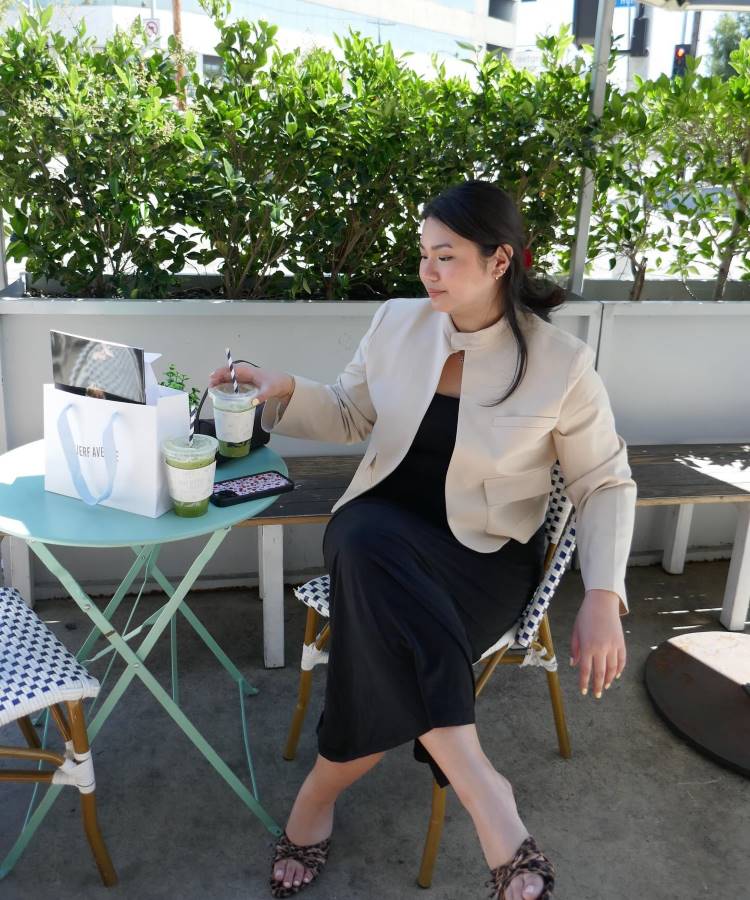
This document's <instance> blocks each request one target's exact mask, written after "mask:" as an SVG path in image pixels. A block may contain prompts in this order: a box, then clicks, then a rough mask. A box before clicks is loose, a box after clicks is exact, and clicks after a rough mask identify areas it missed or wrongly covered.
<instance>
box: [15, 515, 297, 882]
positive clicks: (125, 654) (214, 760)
mask: <svg viewBox="0 0 750 900" xmlns="http://www.w3.org/2000/svg"><path fill="white" fill-rule="evenodd" d="M228 531H229V529H221V530H219V531H215V532H214V533H213V534H212V535H211V537H210V538H209V539H208V542H207V543H206V545H205V547H204V548H203V550H202V551H201V552H200V553H199V554H198V556H197V557H196V559H195V562H194V563H193V564H192V565H191V566H190V568H189V569H188V571H187V573H186V574H185V576H184V578H183V579H182V580H181V581H180V583H179V585H178V586H177V587H176V588H175V590H174V593H173V594H172V596H171V597H170V598H169V601H168V602H167V603H166V604H165V605H164V606H163V607H162V609H161V610H160V612H159V616H158V618H157V620H156V622H154V624H153V626H152V628H151V630H150V631H149V633H148V635H147V636H146V638H145V639H144V640H143V641H142V643H141V645H140V646H139V647H138V650H137V651H134V650H133V649H132V648H131V647H130V646H129V645H128V643H127V642H126V641H125V640H124V639H123V637H122V636H121V635H120V634H119V633H118V632H117V631H115V630H114V629H113V628H112V626H111V624H110V622H109V621H108V620H107V619H106V618H105V617H104V614H103V613H102V612H101V611H100V610H99V608H98V607H97V606H96V604H95V603H94V602H93V600H91V598H90V597H89V596H88V595H87V594H86V592H85V591H84V590H83V589H82V588H81V587H80V585H79V584H78V582H77V581H76V580H75V578H73V576H72V575H71V574H70V572H68V571H67V569H65V568H64V567H63V566H62V565H61V564H60V563H59V562H58V561H57V559H56V558H55V557H54V556H53V554H52V553H51V552H50V550H49V549H48V548H47V547H46V546H45V545H44V544H41V543H39V542H37V541H32V542H29V543H30V546H31V549H32V550H33V551H34V553H36V555H37V556H38V557H39V559H41V561H42V562H43V563H44V565H45V566H47V568H48V569H49V570H50V572H52V574H53V575H55V576H56V577H57V578H58V580H59V581H60V583H61V584H62V585H63V587H65V589H66V590H67V591H68V593H69V594H70V596H71V597H72V598H73V600H74V601H75V602H76V604H77V605H78V606H79V607H80V608H81V610H82V611H83V612H85V613H86V615H87V616H88V617H89V618H90V619H91V620H92V622H93V623H94V625H95V626H96V628H97V629H98V630H99V631H100V632H101V634H102V635H103V636H104V637H105V638H106V639H107V640H108V641H109V642H110V643H111V644H112V645H113V646H114V647H115V649H116V651H117V652H118V653H119V655H120V656H121V657H122V658H123V660H124V661H125V663H126V668H125V671H124V672H123V673H122V674H121V675H120V677H119V678H118V680H117V682H116V684H115V685H114V687H113V688H112V690H111V691H110V693H109V694H108V696H107V698H106V699H105V701H104V703H103V704H102V706H101V708H100V710H99V712H98V713H97V715H96V716H95V717H94V719H93V720H92V722H91V723H90V724H89V727H88V733H89V738H90V740H91V742H93V740H94V739H95V738H96V736H97V734H98V733H99V730H100V729H101V727H102V726H103V725H104V723H105V722H106V720H107V719H108V718H109V715H110V714H111V712H112V710H113V709H114V708H115V706H116V705H117V703H118V701H119V700H120V698H121V697H122V695H123V694H124V693H125V691H126V689H127V687H128V686H129V684H130V682H131V681H132V680H133V678H134V677H136V676H137V677H138V678H140V680H141V681H142V682H143V683H144V684H145V686H146V687H147V688H148V690H149V691H150V692H151V694H152V695H153V696H154V698H155V699H156V700H157V701H158V702H159V703H160V704H161V706H162V707H163V708H164V710H165V711H166V712H167V713H168V714H169V715H170V716H171V717H172V719H174V721H175V722H176V723H177V724H178V725H179V727H180V728H181V729H182V731H183V732H184V733H185V734H186V735H187V736H188V738H190V740H191V741H192V743H193V744H194V745H195V746H196V747H197V748H198V750H200V752H201V753H202V754H203V755H204V756H205V758H206V759H207V760H208V762H209V763H210V764H211V765H212V767H213V768H214V769H215V770H216V772H218V774H219V775H221V777H222V778H223V779H224V780H225V781H226V783H227V784H228V785H229V786H230V787H231V788H232V790H233V791H234V792H235V794H237V796H238V797H239V798H240V799H241V800H242V801H243V802H244V803H245V805H246V806H247V807H248V808H249V809H250V811H251V812H252V813H253V814H254V815H255V816H256V817H257V818H258V819H260V821H261V822H262V823H263V824H264V825H265V827H266V828H267V829H268V831H270V832H271V834H273V835H275V836H278V835H280V834H281V829H280V828H279V826H278V825H277V824H276V823H275V822H274V821H273V819H272V818H271V817H270V816H269V815H268V813H267V812H266V811H265V809H263V807H262V806H261V805H260V803H259V802H258V801H257V800H256V798H255V797H254V796H253V795H252V794H251V793H250V791H249V790H248V789H247V787H246V786H245V785H244V784H243V783H242V782H241V781H240V780H239V778H238V777H237V776H236V775H235V774H234V772H233V771H232V770H231V769H230V768H229V766H227V764H226V763H225V762H224V760H223V759H222V758H221V757H220V756H219V754H218V753H217V752H216V751H215V750H214V749H213V747H212V746H211V745H210V744H209V743H208V741H207V740H206V739H205V738H204V737H203V735H202V734H201V733H200V732H199V731H198V730H197V729H196V728H195V726H194V725H193V724H192V722H191V721H190V720H189V719H188V717H187V716H186V715H185V714H184V713H183V712H182V710H181V709H180V708H179V707H178V706H177V704H176V703H175V702H174V701H173V700H172V698H171V697H170V696H169V694H168V693H167V692H166V691H165V690H164V688H163V687H162V686H161V685H160V684H159V682H158V681H157V680H156V679H155V678H154V676H153V675H152V674H151V673H150V672H149V671H148V669H147V668H146V666H145V661H146V659H147V658H148V655H149V653H150V652H151V650H152V649H153V647H154V645H155V644H156V642H157V640H158V639H159V637H160V636H161V634H162V633H163V631H164V630H165V629H166V627H167V625H168V624H169V622H170V621H171V619H172V617H173V616H174V615H175V613H176V612H177V610H178V609H179V607H180V604H181V603H182V601H183V599H184V597H185V596H186V595H187V593H188V591H189V590H190V588H191V587H192V586H193V584H194V583H195V580H196V579H197V577H198V576H199V575H200V573H201V572H202V571H203V568H204V567H205V565H206V564H207V562H208V561H209V560H210V559H211V557H212V556H213V555H214V553H215V552H216V549H217V548H218V546H219V545H220V544H221V542H222V541H223V540H224V538H225V537H226V535H227V534H228ZM61 788H62V786H61V785H51V786H50V787H49V788H48V790H47V792H46V793H45V795H44V797H43V798H42V801H41V802H40V804H39V806H38V807H37V809H36V810H35V811H34V813H33V815H32V816H31V818H30V819H29V822H28V823H27V825H26V827H25V828H24V829H23V831H22V832H21V834H20V835H19V836H18V839H17V840H16V842H15V844H14V845H13V847H12V848H11V850H10V852H9V854H8V855H7V856H6V858H5V859H4V860H3V862H2V864H0V877H2V876H4V875H6V874H7V873H8V872H9V871H10V870H11V869H12V868H13V866H14V864H15V862H16V861H17V859H18V857H19V856H20V855H21V853H22V851H23V849H24V848H25V847H26V845H27V844H28V842H29V840H30V839H31V837H32V836H33V834H34V832H35V831H36V829H37V828H38V827H39V825H40V824H41V823H42V821H43V820H44V818H45V816H46V815H47V813H48V812H49V810H50V809H51V807H52V805H53V803H54V802H55V800H56V799H57V796H58V794H59V792H60V790H61Z"/></svg>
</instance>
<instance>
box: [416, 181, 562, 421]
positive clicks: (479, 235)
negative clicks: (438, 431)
mask: <svg viewBox="0 0 750 900" xmlns="http://www.w3.org/2000/svg"><path fill="white" fill-rule="evenodd" d="M422 218H423V219H427V218H433V219H437V220H438V221H440V222H442V223H443V225H446V226H447V227H448V228H450V229H451V231H455V232H456V234H460V235H461V237H463V238H466V239H467V240H469V241H473V242H474V243H475V244H478V245H479V251H480V253H481V254H482V256H485V257H490V256H492V254H493V253H494V252H495V251H496V250H497V248H498V247H499V246H500V245H501V244H509V245H510V246H511V247H512V248H513V257H512V259H511V261H510V265H509V266H508V268H507V269H506V271H505V274H504V275H503V277H502V281H501V284H502V286H503V300H504V303H505V306H504V309H503V315H504V316H506V318H507V319H508V324H509V325H510V328H511V331H512V332H513V336H514V337H515V339H516V344H517V345H518V360H517V362H516V371H515V374H514V376H513V382H512V384H511V386H510V387H509V388H508V390H507V392H506V393H505V395H504V396H503V397H501V398H500V400H498V401H497V403H502V402H503V401H504V400H507V399H508V397H510V395H511V394H512V393H513V392H514V391H515V389H516V388H517V387H518V385H519V384H520V383H521V380H522V379H523V377H524V375H525V374H526V363H527V360H528V348H527V345H526V339H525V338H524V335H523V332H522V331H521V328H520V326H519V324H518V310H519V309H520V310H525V311H528V312H532V313H534V314H535V315H537V316H539V318H540V319H544V321H545V322H549V313H550V310H552V309H555V307H557V306H560V305H561V304H562V303H564V302H565V291H564V290H563V289H562V288H561V287H559V286H558V285H556V284H554V283H552V282H545V281H541V280H540V279H536V278H534V279H532V278H530V277H529V274H528V272H527V271H526V266H525V252H524V251H525V249H526V240H525V227H524V224H523V218H522V217H521V214H520V212H519V211H518V209H517V207H516V204H515V203H514V201H513V198H512V197H511V196H510V194H508V193H507V191H504V190H502V188H499V187H498V186H497V185H495V184H492V183H491V182H489V181H465V182H464V183H463V184H458V185H456V186H455V187H451V188H448V189H447V190H445V191H443V193H442V194H440V195H439V196H438V197H435V199H434V200H431V201H430V202H429V203H428V204H427V205H426V206H425V208H424V210H423V212H422Z"/></svg>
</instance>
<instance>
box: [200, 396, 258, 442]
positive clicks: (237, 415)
mask: <svg viewBox="0 0 750 900" xmlns="http://www.w3.org/2000/svg"><path fill="white" fill-rule="evenodd" d="M239 388H240V390H239V393H238V394H235V392H234V388H233V386H232V385H231V384H217V385H216V387H212V388H209V389H208V394H209V396H210V397H211V402H212V403H213V405H214V421H215V422H216V437H217V438H218V439H219V453H221V455H222V456H247V454H248V453H249V452H250V438H251V437H252V436H253V422H254V421H255V407H254V406H253V405H252V404H253V398H254V397H255V395H256V394H257V391H256V389H255V388H254V387H253V386H252V385H249V384H241V385H240V386H239Z"/></svg>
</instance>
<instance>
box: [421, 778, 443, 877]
mask: <svg viewBox="0 0 750 900" xmlns="http://www.w3.org/2000/svg"><path fill="white" fill-rule="evenodd" d="M447 796H448V789H447V788H441V787H440V785H439V784H438V783H437V782H436V781H433V782H432V811H431V813H430V826H429V828H428V829H427V837H426V838H425V842H424V850H423V851H422V862H421V864H420V866H419V875H418V876H417V884H418V885H419V886H420V887H421V888H428V887H430V885H431V884H432V873H433V870H434V868H435V860H436V859H437V855H438V850H439V849H440V837H441V836H442V834H443V822H444V821H445V802H446V799H447Z"/></svg>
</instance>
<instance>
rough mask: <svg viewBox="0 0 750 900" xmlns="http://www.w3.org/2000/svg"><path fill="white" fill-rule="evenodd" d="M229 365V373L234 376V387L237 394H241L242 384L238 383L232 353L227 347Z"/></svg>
mask: <svg viewBox="0 0 750 900" xmlns="http://www.w3.org/2000/svg"><path fill="white" fill-rule="evenodd" d="M227 365H228V366H229V374H230V375H231V376H232V387H233V388H234V392H235V394H239V392H240V386H239V385H238V384H237V376H236V375H235V374H234V362H233V361H232V353H231V351H230V349H229V347H227Z"/></svg>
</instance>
